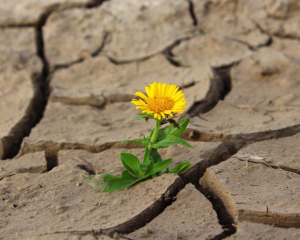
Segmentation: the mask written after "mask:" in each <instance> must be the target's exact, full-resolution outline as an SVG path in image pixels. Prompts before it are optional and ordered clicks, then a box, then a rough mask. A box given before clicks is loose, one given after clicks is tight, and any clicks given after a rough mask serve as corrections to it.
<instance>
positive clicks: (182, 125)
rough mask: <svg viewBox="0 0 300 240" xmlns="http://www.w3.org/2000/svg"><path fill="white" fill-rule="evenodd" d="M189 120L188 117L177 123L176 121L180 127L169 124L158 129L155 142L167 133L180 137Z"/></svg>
mask: <svg viewBox="0 0 300 240" xmlns="http://www.w3.org/2000/svg"><path fill="white" fill-rule="evenodd" d="M189 121H190V119H189V118H185V119H182V120H180V121H178V122H177V123H178V125H179V127H180V129H178V128H176V127H174V125H173V124H171V125H169V126H168V127H166V128H165V129H164V130H160V131H158V134H157V138H156V142H159V141H161V140H163V139H164V138H166V137H167V136H168V135H173V136H176V137H180V136H181V135H182V133H183V132H184V130H185V129H186V127H187V125H188V124H189Z"/></svg>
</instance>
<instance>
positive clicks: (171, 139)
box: [152, 135, 194, 149]
mask: <svg viewBox="0 0 300 240" xmlns="http://www.w3.org/2000/svg"><path fill="white" fill-rule="evenodd" d="M177 144H181V145H184V146H187V147H190V148H194V147H193V146H191V145H190V144H189V143H188V142H186V141H185V140H183V139H181V138H179V137H176V136H173V135H169V136H167V137H166V138H165V139H163V140H161V141H160V142H158V143H155V144H153V145H152V147H153V148H156V149H158V148H165V147H168V146H170V145H177Z"/></svg>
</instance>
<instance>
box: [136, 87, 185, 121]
mask: <svg viewBox="0 0 300 240" xmlns="http://www.w3.org/2000/svg"><path fill="white" fill-rule="evenodd" d="M149 86H150V87H145V89H146V94H147V96H146V95H145V94H143V93H141V92H136V93H135V94H134V95H136V96H138V97H140V98H142V99H143V100H142V99H132V101H131V102H132V103H133V104H135V105H137V107H136V109H139V108H140V109H141V110H142V113H147V114H152V113H154V118H155V119H159V120H161V119H165V118H166V115H169V116H171V117H173V113H183V111H184V109H183V108H186V106H185V104H186V101H185V97H184V93H183V92H182V91H178V89H179V87H177V86H176V85H174V84H172V85H169V84H166V83H163V84H162V83H158V84H157V83H156V82H154V83H152V84H149Z"/></svg>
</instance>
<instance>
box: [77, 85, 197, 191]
mask: <svg viewBox="0 0 300 240" xmlns="http://www.w3.org/2000/svg"><path fill="white" fill-rule="evenodd" d="M145 90H146V95H145V94H144V93H142V92H136V93H135V95H136V96H138V97H140V99H133V100H132V101H131V102H132V103H133V104H135V105H136V108H137V109H141V110H142V113H140V114H139V116H138V117H136V118H135V120H143V119H145V120H146V121H147V122H148V120H149V119H154V120H155V121H156V125H155V127H154V129H153V130H152V131H151V133H150V134H149V136H145V135H143V138H142V140H141V141H138V140H125V141H123V142H122V143H126V142H133V143H137V144H140V145H142V146H143V147H144V149H143V152H144V158H143V160H142V161H140V160H139V159H138V158H137V157H136V156H135V155H133V154H131V153H123V152H121V153H120V159H121V162H122V164H123V166H124V167H125V170H124V171H123V172H122V174H121V176H114V175H111V174H99V175H89V176H84V177H83V178H84V180H85V181H86V182H87V183H88V184H90V185H91V186H93V187H95V188H97V189H99V190H101V191H105V192H112V191H121V190H123V189H125V188H127V187H129V186H132V185H133V184H135V183H138V182H141V181H144V180H147V179H151V178H155V177H158V176H159V175H160V174H162V173H177V174H179V173H182V172H184V171H185V170H187V169H188V168H189V167H190V166H191V163H190V162H185V163H180V164H178V165H177V166H176V167H174V168H173V169H171V170H170V169H169V165H170V163H171V162H172V159H171V158H168V159H164V160H163V159H162V157H161V155H160V154H159V152H158V149H160V148H166V147H168V146H170V145H178V144H181V145H184V146H187V147H190V148H193V147H192V146H191V145H190V144H189V143H187V142H186V141H185V140H183V139H181V138H180V136H181V135H182V133H183V132H184V130H185V128H186V127H187V125H188V123H189V118H186V119H183V120H180V121H178V122H176V120H175V119H173V118H175V117H176V115H177V114H178V113H183V111H184V108H186V106H185V105H186V101H185V97H184V93H183V92H182V91H178V90H179V87H177V86H176V85H174V84H173V85H168V84H166V83H163V84H162V83H156V82H154V83H153V84H150V85H149V87H146V88H145ZM166 123H170V125H169V126H168V127H166V128H165V129H163V130H160V129H159V128H160V126H161V125H162V124H166ZM163 171H164V172H163Z"/></svg>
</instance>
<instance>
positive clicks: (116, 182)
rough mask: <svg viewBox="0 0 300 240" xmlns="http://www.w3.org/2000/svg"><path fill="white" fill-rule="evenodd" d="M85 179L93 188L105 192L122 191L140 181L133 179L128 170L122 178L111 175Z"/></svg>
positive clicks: (86, 177) (84, 177)
mask: <svg viewBox="0 0 300 240" xmlns="http://www.w3.org/2000/svg"><path fill="white" fill-rule="evenodd" d="M83 179H84V181H86V182H87V183H88V184H89V185H91V186H92V187H95V188H97V189H98V190H101V191H103V192H113V191H121V190H123V189H125V188H127V187H130V186H131V185H133V184H135V183H137V182H139V181H140V180H139V179H136V178H135V177H133V176H132V175H131V174H130V173H129V172H128V171H127V170H125V171H123V172H122V176H121V177H119V176H114V175H110V174H100V175H96V176H95V175H90V176H83Z"/></svg>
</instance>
